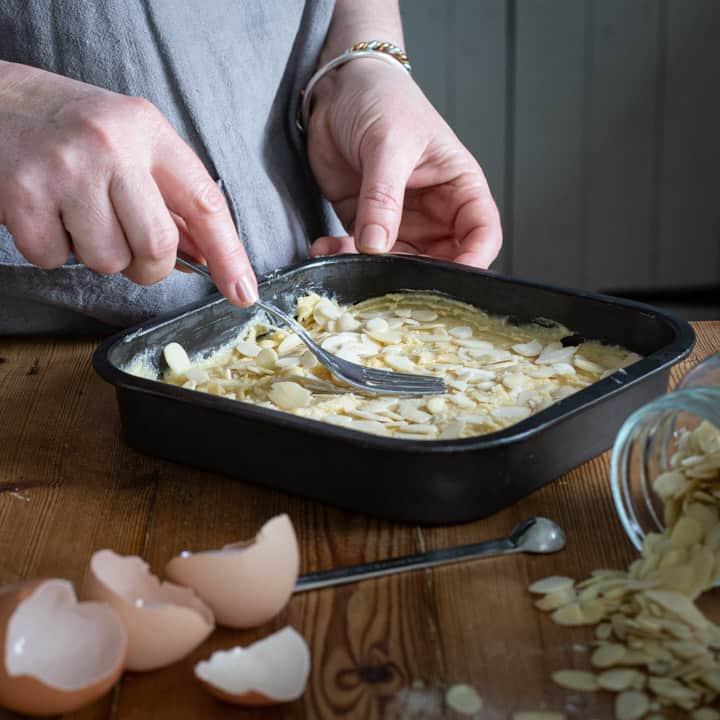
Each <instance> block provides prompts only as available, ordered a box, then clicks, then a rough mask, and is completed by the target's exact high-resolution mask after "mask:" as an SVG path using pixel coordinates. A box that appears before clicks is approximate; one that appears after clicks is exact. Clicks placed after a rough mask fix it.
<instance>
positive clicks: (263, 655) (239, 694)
mask: <svg viewBox="0 0 720 720" xmlns="http://www.w3.org/2000/svg"><path fill="white" fill-rule="evenodd" d="M309 674H310V651H309V649H308V646H307V643H306V642H305V640H304V639H303V637H302V636H301V635H300V634H298V633H297V632H296V631H295V630H294V629H293V628H291V627H290V626H287V627H285V628H283V629H282V630H279V631H278V632H276V633H274V634H273V635H270V636H269V637H266V638H263V639H262V640H259V641H258V642H256V643H253V644H252V645H249V646H248V647H246V648H243V647H234V648H231V649H230V650H219V651H218V652H215V653H213V654H212V655H211V656H210V659H209V660H203V661H202V662H199V663H198V664H197V665H196V666H195V676H196V677H197V678H198V679H199V680H200V682H201V683H202V684H203V686H204V687H205V688H206V689H207V690H208V692H210V693H212V694H213V695H215V696H216V697H218V698H220V699H221V700H225V701H226V702H230V703H234V704H236V705H271V704H275V703H281V702H289V701H291V700H296V699H297V698H299V697H300V696H301V695H302V694H303V691H304V690H305V684H306V683H307V678H308V675H309Z"/></svg>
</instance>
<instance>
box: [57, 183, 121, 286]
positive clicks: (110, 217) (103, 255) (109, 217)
mask: <svg viewBox="0 0 720 720" xmlns="http://www.w3.org/2000/svg"><path fill="white" fill-rule="evenodd" d="M60 212H61V216H62V222H63V225H64V226H65V229H66V230H67V232H68V233H69V234H70V238H71V242H72V250H73V254H74V255H75V257H76V258H77V259H78V260H80V262H82V263H83V264H84V265H87V267H89V268H90V269H91V270H95V271H96V272H99V273H103V274H105V275H112V274H114V273H119V272H123V270H125V268H127V267H128V265H130V263H131V262H132V253H131V252H130V248H129V247H128V243H127V239H126V238H125V233H124V232H123V229H122V227H121V226H120V223H119V222H118V218H117V216H116V215H115V210H114V209H113V206H112V203H111V202H110V197H109V195H108V189H107V188H106V187H104V186H102V185H98V184H92V185H91V184H90V183H89V182H88V183H86V184H84V185H81V186H78V187H76V188H74V191H73V193H72V194H71V195H68V196H67V197H65V198H64V199H63V200H62V202H61V204H60Z"/></svg>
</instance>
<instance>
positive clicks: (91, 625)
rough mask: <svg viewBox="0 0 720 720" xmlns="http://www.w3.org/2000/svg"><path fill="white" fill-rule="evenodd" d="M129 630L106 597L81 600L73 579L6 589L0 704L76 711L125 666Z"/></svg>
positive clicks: (1, 595) (1, 597)
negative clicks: (77, 595) (100, 600)
mask: <svg viewBox="0 0 720 720" xmlns="http://www.w3.org/2000/svg"><path fill="white" fill-rule="evenodd" d="M127 646H128V637H127V632H126V630H125V626H124V625H123V624H122V622H121V620H120V618H119V617H118V616H117V614H116V613H115V612H114V611H113V610H112V608H110V607H109V606H108V605H106V604H104V603H95V602H90V603H87V602H82V603H79V602H78V600H77V597H76V596H75V590H74V589H73V586H72V584H71V583H69V582H68V581H67V580H35V581H30V582H27V583H23V584H21V585H14V586H11V587H7V588H3V589H2V591H0V649H2V662H0V705H2V706H3V707H6V708H9V709H10V710H14V711H15V712H20V713H25V714H27V715H35V716H49V715H61V714H64V713H68V712H73V711H74V710H78V709H79V708H81V707H83V706H84V705H87V704H89V703H91V702H93V701H95V700H97V699H98V698H100V697H102V696H103V695H105V693H107V692H108V691H109V690H110V689H111V688H112V687H113V685H115V683H116V682H117V681H118V679H119V678H120V675H122V672H123V670H124V669H125V657H126V654H127Z"/></svg>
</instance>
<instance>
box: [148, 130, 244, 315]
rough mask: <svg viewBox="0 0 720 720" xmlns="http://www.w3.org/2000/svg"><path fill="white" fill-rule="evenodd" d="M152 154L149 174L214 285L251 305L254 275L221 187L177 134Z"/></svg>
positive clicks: (234, 299)
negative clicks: (154, 157)
mask: <svg viewBox="0 0 720 720" xmlns="http://www.w3.org/2000/svg"><path fill="white" fill-rule="evenodd" d="M158 157H159V158H160V159H159V160H158V162H157V163H156V165H155V166H154V168H153V175H154V177H155V179H156V181H157V184H158V187H159V188H160V192H161V193H162V195H163V197H164V198H165V202H166V204H167V206H168V207H169V208H170V209H171V210H172V211H173V212H174V213H177V214H178V215H180V216H181V217H182V218H183V220H185V222H186V224H187V229H188V232H189V234H190V236H191V237H192V239H193V241H194V242H195V244H196V245H197V247H198V248H199V249H200V252H201V253H202V255H204V256H205V257H206V258H207V264H208V269H209V270H210V273H211V274H212V276H213V280H214V281H215V284H216V285H217V286H218V289H219V290H220V292H222V294H223V295H225V297H226V298H227V299H228V300H229V301H230V302H232V303H234V304H235V305H241V306H242V305H251V304H252V303H254V302H255V300H256V299H257V296H258V294H257V280H256V279H255V273H254V272H253V270H252V267H251V266H250V261H249V260H248V257H247V255H246V253H245V248H244V247H243V245H242V243H241V242H240V238H239V237H238V234H237V232H236V231H235V226H234V225H233V221H232V218H231V216H230V210H229V209H228V206H227V203H226V202H225V198H224V196H223V194H222V192H221V190H220V189H219V188H218V187H217V185H216V184H215V183H214V182H213V180H212V178H211V177H210V176H209V175H208V173H207V171H206V170H205V167H204V166H203V164H202V163H201V162H200V160H199V159H198V157H197V156H196V155H195V154H194V153H193V152H192V150H190V148H189V147H188V146H187V145H185V144H184V143H183V142H182V141H181V140H180V139H179V138H177V136H174V135H170V134H168V135H167V136H166V138H165V140H164V141H161V143H160V146H159V148H158Z"/></svg>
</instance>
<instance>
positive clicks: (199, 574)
mask: <svg viewBox="0 0 720 720" xmlns="http://www.w3.org/2000/svg"><path fill="white" fill-rule="evenodd" d="M299 569H300V551H299V549H298V543H297V537H296V536H295V530H294V529H293V525H292V522H291V521H290V518H289V517H288V516H287V515H277V516H276V517H274V518H271V519H270V520H268V521H267V522H266V523H265V524H264V525H263V526H262V528H260V531H259V532H258V534H257V535H256V536H255V538H254V540H251V541H250V542H239V543H233V544H232V545H226V546H225V547H224V548H223V549H222V550H209V551H206V552H199V553H182V554H181V555H178V556H177V557H174V558H173V559H172V560H170V562H168V564H167V566H166V567H165V574H166V575H167V576H168V577H169V578H171V579H172V580H173V581H175V582H177V583H180V584H182V585H186V586H187V587H191V588H193V590H195V592H197V594H198V595H199V596H200V597H201V598H202V599H203V600H204V601H205V602H206V603H207V604H208V605H209V606H210V607H211V608H212V610H213V612H214V613H215V619H216V621H217V623H218V625H225V626H227V627H231V628H249V627H255V626H257V625H262V624H263V623H265V622H267V621H268V620H270V619H271V618H273V617H275V615H277V614H278V613H279V612H280V611H281V610H282V609H283V608H284V607H285V605H286V604H287V602H288V600H289V599H290V595H291V594H292V592H293V589H294V588H295V583H296V582H297V577H298V571H299Z"/></svg>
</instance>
